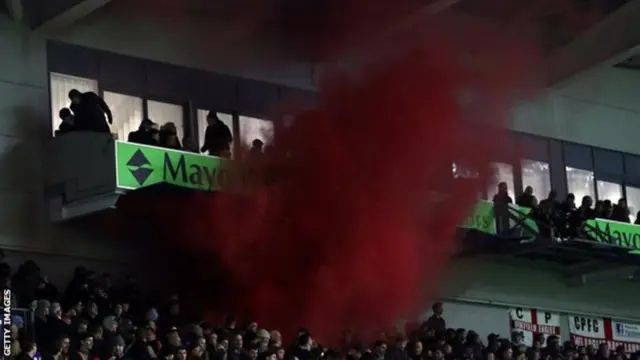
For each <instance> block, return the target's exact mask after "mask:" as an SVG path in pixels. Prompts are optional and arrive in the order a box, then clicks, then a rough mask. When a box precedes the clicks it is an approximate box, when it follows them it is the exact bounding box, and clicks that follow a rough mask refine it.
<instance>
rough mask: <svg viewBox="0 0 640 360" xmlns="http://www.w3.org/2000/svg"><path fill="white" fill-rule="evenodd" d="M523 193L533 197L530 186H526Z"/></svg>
mask: <svg viewBox="0 0 640 360" xmlns="http://www.w3.org/2000/svg"><path fill="white" fill-rule="evenodd" d="M524 193H525V194H527V195H533V188H532V187H531V186H527V187H526V188H525V189H524Z"/></svg>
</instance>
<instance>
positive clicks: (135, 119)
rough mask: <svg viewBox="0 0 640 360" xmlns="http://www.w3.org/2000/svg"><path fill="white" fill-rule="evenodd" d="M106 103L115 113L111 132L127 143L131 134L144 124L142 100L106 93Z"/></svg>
mask: <svg viewBox="0 0 640 360" xmlns="http://www.w3.org/2000/svg"><path fill="white" fill-rule="evenodd" d="M104 101H105V102H106V103H107V105H109V108H111V113H113V124H112V125H111V132H112V133H114V134H115V135H116V136H117V139H118V140H122V141H127V138H128V136H129V133H130V132H132V131H136V130H138V127H140V123H141V122H142V99H141V98H139V97H135V96H128V95H122V94H117V93H112V92H108V91H105V92H104Z"/></svg>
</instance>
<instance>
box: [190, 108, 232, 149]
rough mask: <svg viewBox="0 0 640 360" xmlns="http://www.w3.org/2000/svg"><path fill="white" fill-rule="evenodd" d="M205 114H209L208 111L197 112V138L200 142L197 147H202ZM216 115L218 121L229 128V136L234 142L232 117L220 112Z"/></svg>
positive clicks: (205, 120)
mask: <svg viewBox="0 0 640 360" xmlns="http://www.w3.org/2000/svg"><path fill="white" fill-rule="evenodd" d="M207 114H209V110H198V136H199V140H200V143H199V144H198V146H199V147H202V145H204V133H205V131H207ZM216 114H217V115H218V119H220V121H222V122H223V123H224V124H225V125H227V126H228V127H229V130H231V136H232V137H233V139H234V140H235V138H236V136H235V134H234V133H233V116H232V115H231V114H225V113H221V112H219V113H216ZM231 152H232V153H233V146H232V147H231Z"/></svg>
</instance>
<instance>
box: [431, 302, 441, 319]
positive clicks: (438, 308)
mask: <svg viewBox="0 0 640 360" xmlns="http://www.w3.org/2000/svg"><path fill="white" fill-rule="evenodd" d="M431 310H433V313H434V314H435V315H438V316H442V314H444V306H443V305H442V303H441V302H437V303H435V304H433V306H432V307H431Z"/></svg>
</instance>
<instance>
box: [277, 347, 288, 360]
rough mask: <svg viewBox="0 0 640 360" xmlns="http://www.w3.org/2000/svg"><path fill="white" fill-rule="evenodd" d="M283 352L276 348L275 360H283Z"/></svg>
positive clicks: (281, 349)
mask: <svg viewBox="0 0 640 360" xmlns="http://www.w3.org/2000/svg"><path fill="white" fill-rule="evenodd" d="M285 355H286V354H285V351H284V349H283V348H278V349H277V350H276V360H284V356H285Z"/></svg>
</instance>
